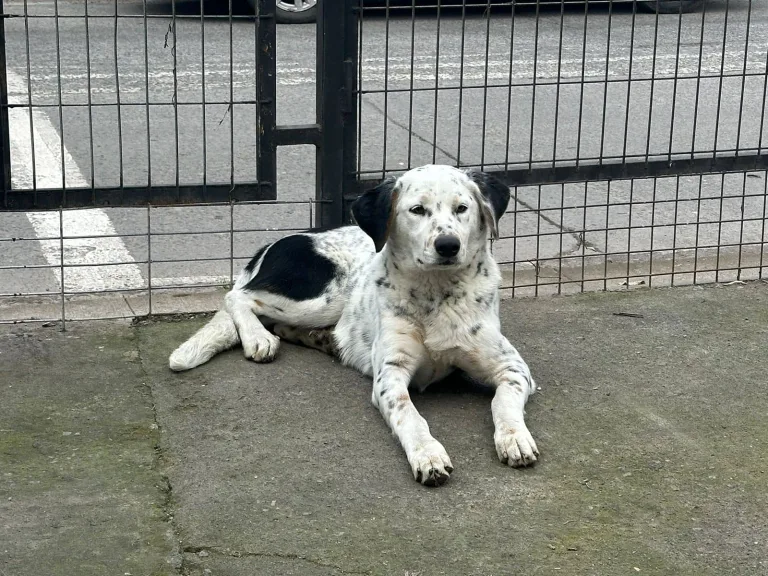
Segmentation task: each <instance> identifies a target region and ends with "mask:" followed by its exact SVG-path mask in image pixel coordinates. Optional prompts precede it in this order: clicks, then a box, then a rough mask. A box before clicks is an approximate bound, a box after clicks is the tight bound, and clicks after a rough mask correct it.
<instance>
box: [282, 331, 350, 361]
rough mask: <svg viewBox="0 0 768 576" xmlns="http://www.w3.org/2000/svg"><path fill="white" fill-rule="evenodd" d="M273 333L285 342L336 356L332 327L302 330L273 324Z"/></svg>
mask: <svg viewBox="0 0 768 576" xmlns="http://www.w3.org/2000/svg"><path fill="white" fill-rule="evenodd" d="M273 331H274V332H275V334H276V335H278V336H279V337H280V338H281V339H282V340H285V341H286V342H293V343H294V344H301V345H302V346H306V347H307V348H314V349H315V350H320V351H321V352H325V353H326V354H330V355H331V356H338V350H337V348H336V343H335V341H334V339H333V326H329V327H327V328H302V327H297V326H289V325H287V324H275V326H274V328H273Z"/></svg>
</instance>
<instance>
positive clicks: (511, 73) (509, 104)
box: [504, 1, 517, 297]
mask: <svg viewBox="0 0 768 576" xmlns="http://www.w3.org/2000/svg"><path fill="white" fill-rule="evenodd" d="M516 10H517V3H516V2H515V1H513V2H512V14H511V16H510V23H509V89H508V90H507V119H506V123H505V124H504V129H505V130H506V132H507V134H506V138H505V143H504V171H505V172H509V141H510V133H511V130H510V126H509V124H510V122H511V121H512V83H513V78H514V73H515V68H514V64H515V11H516ZM515 214H517V212H515ZM515 218H517V216H515ZM513 259H514V258H513ZM515 268H516V266H513V267H512V285H513V286H512V296H513V297H514V294H515V288H514V278H515Z"/></svg>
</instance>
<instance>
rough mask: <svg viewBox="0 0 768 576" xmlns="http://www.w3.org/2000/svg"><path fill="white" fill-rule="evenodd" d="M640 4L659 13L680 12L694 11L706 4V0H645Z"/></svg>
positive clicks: (649, 10) (650, 10) (645, 8)
mask: <svg viewBox="0 0 768 576" xmlns="http://www.w3.org/2000/svg"><path fill="white" fill-rule="evenodd" d="M638 4H639V5H640V6H641V7H642V8H643V9H644V10H647V11H648V12H657V13H659V14H679V13H680V12H693V11H694V10H698V9H699V8H701V6H702V5H703V4H704V0H658V2H657V1H656V0H644V1H642V2H638Z"/></svg>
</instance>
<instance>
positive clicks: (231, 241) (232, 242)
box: [228, 0, 235, 288]
mask: <svg viewBox="0 0 768 576" xmlns="http://www.w3.org/2000/svg"><path fill="white" fill-rule="evenodd" d="M228 16H229V187H230V190H234V188H235V85H234V82H235V71H234V66H235V64H234V57H235V53H234V43H235V40H234V36H233V35H234V28H233V26H232V0H228ZM234 284H235V202H234V200H233V198H232V193H231V192H230V194H229V288H232V286H234Z"/></svg>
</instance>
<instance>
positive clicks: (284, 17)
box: [248, 0, 317, 24]
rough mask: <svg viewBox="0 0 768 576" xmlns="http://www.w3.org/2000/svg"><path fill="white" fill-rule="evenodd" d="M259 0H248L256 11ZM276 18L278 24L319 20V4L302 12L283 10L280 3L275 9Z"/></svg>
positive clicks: (306, 22)
mask: <svg viewBox="0 0 768 576" xmlns="http://www.w3.org/2000/svg"><path fill="white" fill-rule="evenodd" d="M257 1H258V0H248V3H249V4H250V5H251V8H252V9H253V11H254V12H256V2H257ZM275 20H276V21H277V23H278V24H311V23H312V22H316V21H317V4H315V5H314V6H312V7H311V8H307V9H306V10H302V11H301V12H293V11H291V10H283V9H281V8H280V4H279V3H278V4H277V8H276V10H275Z"/></svg>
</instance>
